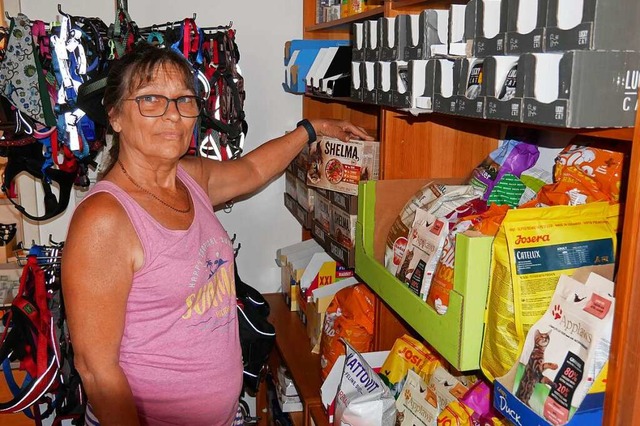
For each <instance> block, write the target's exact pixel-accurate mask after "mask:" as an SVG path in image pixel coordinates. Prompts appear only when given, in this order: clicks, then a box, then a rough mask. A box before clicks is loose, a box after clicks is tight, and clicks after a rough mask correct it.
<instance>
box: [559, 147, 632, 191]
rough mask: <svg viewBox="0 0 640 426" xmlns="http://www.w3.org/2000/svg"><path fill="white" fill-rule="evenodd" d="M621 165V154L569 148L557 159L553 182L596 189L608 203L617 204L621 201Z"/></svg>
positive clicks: (592, 148)
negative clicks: (578, 183)
mask: <svg viewBox="0 0 640 426" xmlns="http://www.w3.org/2000/svg"><path fill="white" fill-rule="evenodd" d="M623 161H624V154H623V153H621V152H616V151H611V150H608V149H603V148H598V147H595V146H581V145H575V144H571V145H568V146H567V147H566V148H564V149H563V150H562V151H561V152H560V154H558V156H557V157H556V165H555V168H554V179H555V181H556V182H566V183H573V182H574V181H576V180H578V181H581V182H584V184H585V186H596V187H597V188H598V189H599V191H600V192H602V193H603V194H604V195H605V196H606V198H607V200H608V201H612V202H617V201H618V200H619V199H620V185H621V175H622V173H623V170H622V167H623Z"/></svg>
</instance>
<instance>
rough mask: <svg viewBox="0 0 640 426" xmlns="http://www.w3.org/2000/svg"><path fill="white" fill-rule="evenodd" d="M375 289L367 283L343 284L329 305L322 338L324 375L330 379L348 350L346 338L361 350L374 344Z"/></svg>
mask: <svg viewBox="0 0 640 426" xmlns="http://www.w3.org/2000/svg"><path fill="white" fill-rule="evenodd" d="M373 297H374V296H373V293H372V292H371V290H369V288H368V287H367V286H366V285H364V284H356V285H354V286H351V287H347V288H343V289H342V290H340V291H338V292H337V293H336V295H335V296H334V298H333V300H332V301H331V304H329V307H328V308H327V311H326V313H325V316H324V324H323V327H322V337H321V340H320V366H321V367H322V379H323V380H324V379H326V378H327V376H328V375H329V372H330V371H331V368H332V367H333V364H335V362H336V359H338V357H339V356H340V355H342V354H344V345H343V344H342V343H340V339H343V340H345V341H347V342H349V344H350V345H351V346H353V347H354V348H355V349H356V350H358V351H360V352H370V351H371V350H372V347H373V320H374V307H373Z"/></svg>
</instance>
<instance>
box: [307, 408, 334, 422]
mask: <svg viewBox="0 0 640 426" xmlns="http://www.w3.org/2000/svg"><path fill="white" fill-rule="evenodd" d="M309 417H311V420H313V423H314V424H315V426H329V418H328V416H327V413H326V412H325V411H324V408H322V405H314V406H312V407H309Z"/></svg>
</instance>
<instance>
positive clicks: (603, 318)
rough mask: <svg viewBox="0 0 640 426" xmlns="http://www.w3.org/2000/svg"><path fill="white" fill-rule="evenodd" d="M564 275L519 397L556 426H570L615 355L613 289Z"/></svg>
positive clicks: (531, 348)
mask: <svg viewBox="0 0 640 426" xmlns="http://www.w3.org/2000/svg"><path fill="white" fill-rule="evenodd" d="M590 281H591V277H590V280H588V281H587V282H586V283H585V284H582V283H580V282H578V281H576V280H574V279H572V278H570V277H567V276H564V275H563V276H562V277H561V278H560V280H559V282H558V286H557V288H556V291H555V293H554V295H553V299H552V300H551V304H550V305H549V307H548V309H547V310H546V312H545V314H544V315H543V316H542V318H540V320H539V321H537V322H536V323H535V324H534V325H533V326H532V327H531V329H530V330H529V333H528V335H527V339H526V341H525V344H524V349H523V351H522V355H521V356H520V362H519V363H518V364H517V370H516V376H515V382H514V388H513V392H514V394H515V396H516V397H517V398H518V399H520V400H521V401H522V402H524V403H525V404H526V405H528V406H529V407H530V408H531V409H532V410H533V411H534V412H536V413H538V414H539V415H540V416H541V417H544V418H545V419H546V420H547V421H549V422H550V423H551V424H553V425H563V424H566V423H567V422H568V421H569V420H570V419H571V417H572V416H573V414H574V413H575V411H576V410H577V408H578V407H579V406H580V403H581V402H582V400H583V399H584V397H585V396H586V394H587V392H588V390H589V387H590V386H591V384H592V383H593V382H594V380H595V378H596V376H597V375H598V374H599V372H600V370H601V369H602V367H603V366H604V364H605V363H606V359H607V358H608V354H609V344H610V339H611V329H612V326H613V312H614V308H615V301H614V299H613V297H612V295H611V294H610V293H611V292H613V283H611V282H610V281H607V280H604V281H606V282H608V283H610V284H611V286H610V288H605V289H603V288H602V287H601V286H599V285H598V284H600V283H598V284H596V285H594V284H593V283H592V282H590Z"/></svg>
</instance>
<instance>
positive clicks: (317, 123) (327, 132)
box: [309, 119, 374, 142]
mask: <svg viewBox="0 0 640 426" xmlns="http://www.w3.org/2000/svg"><path fill="white" fill-rule="evenodd" d="M309 121H310V122H311V125H312V126H313V128H314V130H315V131H316V134H317V135H318V136H329V137H332V138H336V139H340V140H342V141H345V142H346V141H348V140H349V139H362V140H366V141H372V140H373V139H374V138H373V137H372V136H369V134H368V133H367V131H366V130H364V129H363V128H362V127H360V126H356V125H354V124H352V123H350V122H348V121H345V120H332V119H314V120H309Z"/></svg>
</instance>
